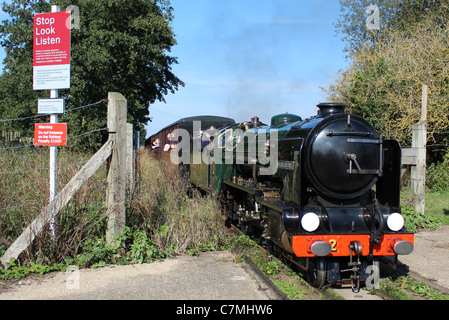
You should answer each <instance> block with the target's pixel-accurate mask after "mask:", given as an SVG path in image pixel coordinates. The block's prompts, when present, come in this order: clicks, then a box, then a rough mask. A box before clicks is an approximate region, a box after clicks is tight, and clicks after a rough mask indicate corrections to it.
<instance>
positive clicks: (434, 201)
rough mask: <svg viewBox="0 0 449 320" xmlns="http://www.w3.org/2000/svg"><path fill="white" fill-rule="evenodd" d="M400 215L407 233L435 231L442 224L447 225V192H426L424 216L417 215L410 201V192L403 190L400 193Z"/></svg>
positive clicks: (448, 221) (448, 198)
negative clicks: (424, 230) (402, 216)
mask: <svg viewBox="0 0 449 320" xmlns="http://www.w3.org/2000/svg"><path fill="white" fill-rule="evenodd" d="M401 198H402V203H401V208H402V214H403V215H404V219H405V226H406V228H407V229H408V230H409V231H412V232H417V231H419V230H423V229H436V228H438V227H439V226H440V225H442V224H446V225H449V191H445V192H440V191H431V190H426V206H425V214H424V215H422V214H420V213H418V212H417V211H416V210H415V209H414V207H413V205H412V201H411V200H410V191H409V189H408V188H404V189H403V190H402V193H401Z"/></svg>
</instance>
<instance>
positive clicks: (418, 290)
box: [381, 276, 449, 300]
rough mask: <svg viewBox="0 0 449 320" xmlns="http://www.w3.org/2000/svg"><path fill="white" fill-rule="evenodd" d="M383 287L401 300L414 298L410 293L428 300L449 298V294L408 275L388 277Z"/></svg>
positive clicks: (382, 284)
mask: <svg viewBox="0 0 449 320" xmlns="http://www.w3.org/2000/svg"><path fill="white" fill-rule="evenodd" d="M381 289H382V290H386V292H387V293H388V294H390V295H391V296H393V297H395V298H397V299H399V300H413V298H412V297H411V296H410V294H414V295H417V296H421V297H423V298H425V299H428V300H449V296H448V295H446V294H443V293H441V292H439V291H437V290H435V289H433V288H431V287H430V286H429V285H427V284H425V283H424V282H422V281H417V280H415V279H413V278H411V277H408V276H400V277H398V278H396V279H394V280H391V279H388V281H387V282H386V283H382V282H381Z"/></svg>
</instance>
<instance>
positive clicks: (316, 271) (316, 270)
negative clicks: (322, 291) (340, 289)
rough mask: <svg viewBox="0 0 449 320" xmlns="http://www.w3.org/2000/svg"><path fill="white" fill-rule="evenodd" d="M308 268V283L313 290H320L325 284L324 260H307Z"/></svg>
mask: <svg viewBox="0 0 449 320" xmlns="http://www.w3.org/2000/svg"><path fill="white" fill-rule="evenodd" d="M308 266H309V269H308V271H307V275H308V278H309V283H310V284H311V285H312V286H314V287H315V288H322V287H323V286H324V284H325V283H326V269H327V267H326V260H325V259H324V258H309V261H308Z"/></svg>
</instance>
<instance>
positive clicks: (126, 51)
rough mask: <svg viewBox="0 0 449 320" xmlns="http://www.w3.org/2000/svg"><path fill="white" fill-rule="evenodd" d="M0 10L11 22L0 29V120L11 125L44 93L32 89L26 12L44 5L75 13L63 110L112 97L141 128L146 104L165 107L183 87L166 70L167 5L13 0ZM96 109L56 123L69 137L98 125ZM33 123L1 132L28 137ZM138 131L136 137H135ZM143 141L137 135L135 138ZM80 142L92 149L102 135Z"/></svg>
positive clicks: (158, 1) (101, 112) (158, 0)
mask: <svg viewBox="0 0 449 320" xmlns="http://www.w3.org/2000/svg"><path fill="white" fill-rule="evenodd" d="M8 3H9V4H7V3H6V2H5V3H4V4H3V11H4V12H6V13H7V14H9V15H10V16H11V18H12V19H11V20H5V21H3V22H2V23H1V24H0V44H1V45H2V46H3V47H4V48H5V50H6V54H7V56H6V58H5V60H4V65H5V67H4V70H3V74H2V75H1V76H0V118H2V119H13V118H20V117H26V116H32V115H35V114H36V99H37V98H38V97H48V96H49V93H48V92H39V91H34V90H33V87H32V74H33V72H32V65H33V53H32V52H33V51H32V49H33V31H32V30H33V14H34V13H41V12H50V4H56V5H59V6H60V8H61V10H64V9H65V8H66V7H67V6H69V5H75V6H78V8H79V10H80V28H79V29H72V33H71V75H72V78H71V88H70V89H67V90H60V91H59V96H61V97H66V99H67V101H66V103H67V109H70V108H72V107H78V106H84V105H87V104H91V103H94V102H97V101H100V100H101V99H104V98H107V93H108V92H110V91H117V92H120V93H122V94H123V96H124V97H125V98H126V99H127V100H128V122H132V123H133V124H134V125H135V126H137V127H139V128H141V130H143V125H144V124H146V123H147V122H148V121H149V120H150V118H149V110H148V103H154V102H155V101H165V100H164V96H165V95H167V94H169V93H175V92H176V90H178V87H179V86H183V85H184V83H183V82H182V81H181V80H180V79H178V78H177V77H176V76H175V75H174V74H173V73H172V71H171V68H172V65H173V64H176V63H178V61H177V58H175V57H172V56H170V55H169V52H170V50H171V48H172V47H173V46H174V45H176V40H175V38H174V33H173V29H172V26H171V21H172V20H173V14H172V10H173V9H172V8H171V6H170V3H169V1H168V0H154V1H148V0H131V1H128V0H101V1H98V0H82V1H81V0H54V1H50V2H48V1H44V0H38V1H34V0H33V1H32V0H26V1H22V0H13V1H9V2H8ZM106 111H107V110H106V108H105V106H104V105H102V106H96V107H92V108H86V109H81V110H78V111H76V112H72V113H68V114H66V115H64V116H62V117H61V119H60V122H68V123H69V125H70V134H72V135H78V134H80V133H84V132H88V131H91V130H93V129H98V128H104V127H106ZM34 121H42V119H39V120H23V121H16V122H12V123H9V124H8V126H9V128H8V129H9V130H17V131H21V132H22V136H23V137H31V136H32V134H33V125H32V123H33V122H34ZM143 133H144V132H143ZM142 136H145V134H142ZM83 139H84V141H83V143H84V144H85V145H90V146H91V147H96V146H97V144H98V143H101V142H102V140H103V141H104V139H106V134H103V135H102V136H98V137H95V138H94V139H92V138H91V137H84V138H83Z"/></svg>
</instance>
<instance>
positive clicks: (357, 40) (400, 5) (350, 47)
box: [335, 0, 447, 53]
mask: <svg viewBox="0 0 449 320" xmlns="http://www.w3.org/2000/svg"><path fill="white" fill-rule="evenodd" d="M445 3H446V0H376V1H372V0H359V1H354V0H340V5H341V8H340V11H341V14H340V17H339V18H338V20H337V23H335V28H336V31H337V33H341V34H342V35H343V41H345V42H346V47H345V51H346V52H349V53H355V52H356V51H357V50H359V49H360V48H362V47H364V46H367V45H368V46H370V47H372V46H374V45H375V43H376V42H377V41H378V40H379V38H380V37H382V34H383V33H384V32H385V31H387V30H400V31H404V32H410V30H411V28H413V26H415V25H417V24H419V23H420V22H421V21H423V20H425V19H426V17H427V16H428V15H429V14H431V15H433V16H436V15H438V14H439V12H441V10H442V8H444V6H445ZM373 4H375V6H377V8H378V17H376V19H377V18H378V19H379V21H378V22H379V23H378V26H379V28H374V29H373V28H367V21H369V19H370V17H372V16H373V15H374V11H372V9H370V8H372V6H373ZM435 22H436V23H437V25H439V26H442V25H445V24H446V23H447V21H445V20H444V19H440V20H436V21H435Z"/></svg>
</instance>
